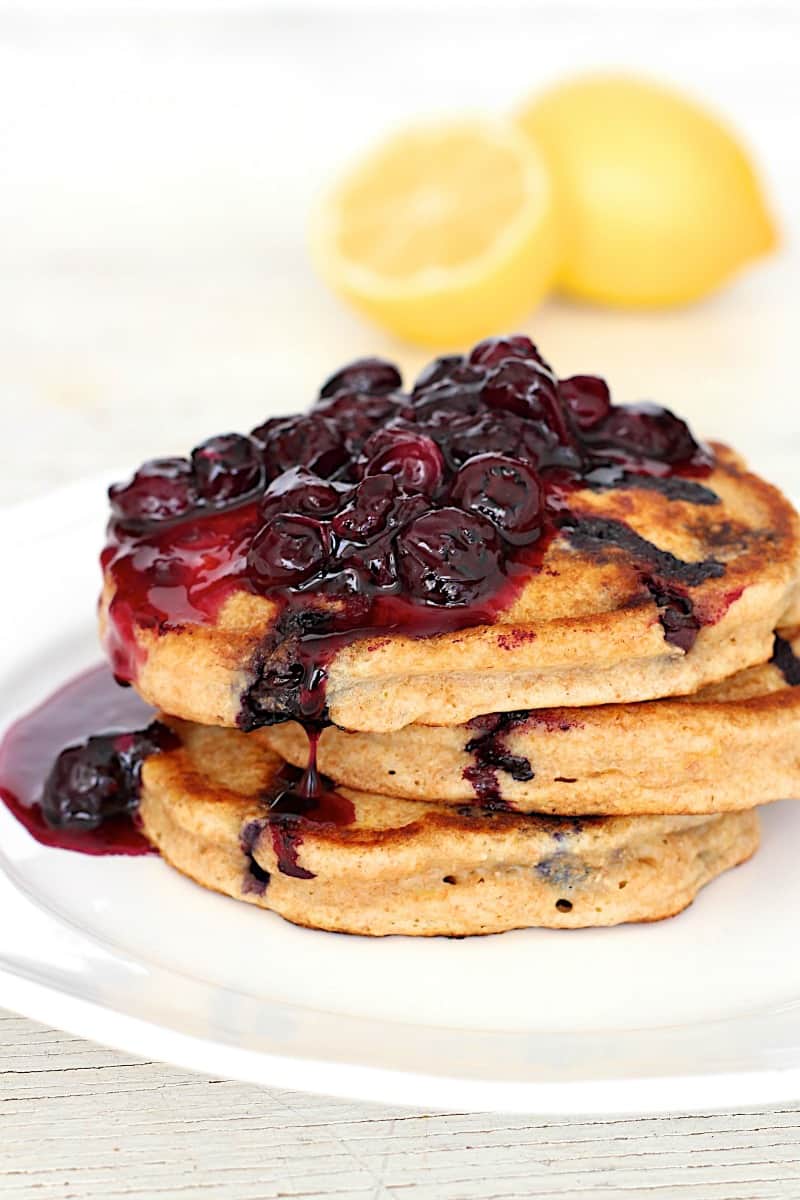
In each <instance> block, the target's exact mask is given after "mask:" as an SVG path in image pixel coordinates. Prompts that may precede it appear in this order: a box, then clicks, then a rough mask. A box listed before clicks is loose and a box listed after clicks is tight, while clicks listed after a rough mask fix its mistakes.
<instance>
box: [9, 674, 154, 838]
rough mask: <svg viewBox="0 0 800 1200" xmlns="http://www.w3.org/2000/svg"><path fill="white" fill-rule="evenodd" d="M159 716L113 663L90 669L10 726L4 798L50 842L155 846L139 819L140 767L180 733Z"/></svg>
mask: <svg viewBox="0 0 800 1200" xmlns="http://www.w3.org/2000/svg"><path fill="white" fill-rule="evenodd" d="M153 715H154V714H153V710H152V709H151V708H150V707H149V706H148V705H146V704H145V703H144V701H142V700H140V699H139V697H138V696H137V695H136V694H135V693H134V692H133V690H132V689H130V688H124V689H123V688H120V687H118V686H117V684H116V683H115V682H114V679H113V677H112V675H111V672H110V671H109V669H108V666H106V665H105V664H104V665H103V666H100V667H95V668H93V669H92V670H90V671H86V672H84V673H83V674H82V675H79V676H77V678H75V679H73V680H71V681H70V682H69V683H68V684H66V685H65V686H64V687H62V688H60V689H59V690H58V691H57V692H55V693H54V694H53V695H52V696H49V697H48V699H47V700H45V701H44V703H43V704H41V705H39V707H38V708H35V709H34V710H33V711H32V712H30V713H28V714H27V716H24V717H22V718H21V719H20V720H19V721H17V722H16V724H14V725H12V726H11V728H10V729H9V730H8V732H7V733H6V735H5V737H4V738H3V741H2V743H0V798H2V800H3V802H4V803H5V805H6V807H7V808H8V809H9V810H10V811H11V812H12V813H13V814H14V816H15V817H16V818H17V820H18V821H20V823H21V824H23V825H24V826H25V828H26V829H27V830H28V832H29V833H30V834H31V835H32V837H34V838H35V839H36V840H37V841H38V842H41V843H42V844H43V845H45V846H56V847H60V848H61V849H64V850H78V851H81V852H82V853H84V854H94V855H98V854H127V855H133V854H149V853H154V851H153V850H152V847H151V846H150V843H149V842H148V841H147V839H146V838H145V836H144V834H143V833H141V832H140V831H139V829H138V828H137V827H136V823H135V810H136V805H137V802H138V783H139V774H140V771H141V764H142V761H143V759H144V757H145V756H146V755H147V754H150V753H155V752H157V751H158V750H160V749H166V748H168V747H169V746H170V745H172V744H174V735H173V734H172V733H171V731H169V730H168V729H167V728H166V727H165V726H163V725H160V724H159V723H158V722H155V721H153ZM98 729H100V730H104V731H105V733H104V734H103V735H101V736H97V733H96V731H97V730H98ZM131 730H138V731H139V732H131ZM90 735H92V736H90Z"/></svg>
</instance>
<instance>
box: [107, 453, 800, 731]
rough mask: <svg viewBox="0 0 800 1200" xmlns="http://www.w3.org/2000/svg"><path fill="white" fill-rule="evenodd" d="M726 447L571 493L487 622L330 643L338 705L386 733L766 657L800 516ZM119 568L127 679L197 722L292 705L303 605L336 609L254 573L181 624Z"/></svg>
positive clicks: (272, 712) (653, 693) (787, 613)
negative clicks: (130, 664) (682, 471)
mask: <svg viewBox="0 0 800 1200" xmlns="http://www.w3.org/2000/svg"><path fill="white" fill-rule="evenodd" d="M714 449H715V451H716V456H717V459H716V465H715V467H714V469H713V470H712V471H711V472H710V474H708V476H707V477H705V478H703V479H702V484H697V485H694V488H695V491H694V493H693V492H692V487H691V486H690V487H689V488H688V489H684V490H683V492H681V490H680V489H678V490H677V491H675V490H671V489H670V487H669V486H666V485H665V486H664V490H663V491H662V490H657V488H656V486H654V484H653V480H652V479H645V480H638V481H637V479H635V478H633V479H631V478H629V479H628V480H627V481H626V484H625V486H624V487H616V488H612V489H608V490H596V491H595V490H590V489H581V490H576V491H574V492H573V493H572V494H571V495H570V497H569V509H570V513H571V516H570V518H569V524H568V526H567V527H566V528H565V529H562V530H561V531H560V532H559V533H557V534H556V536H555V537H554V538H553V540H552V541H551V542H550V543H549V545H548V546H547V549H546V551H545V553H544V556H543V559H542V561H541V564H540V566H538V567H536V568H532V569H531V570H530V571H529V573H528V574H527V575H526V576H525V578H524V579H523V580H522V581H521V582H520V583H519V584H518V586H517V587H516V589H515V590H516V594H512V595H510V596H509V597H508V603H507V604H506V605H505V606H503V607H500V608H499V609H497V611H493V612H484V613H483V614H482V617H483V619H482V620H481V621H480V623H476V624H473V625H471V627H469V628H462V629H457V628H456V629H454V630H453V631H451V632H440V633H437V634H435V635H434V636H409V635H408V634H407V633H399V632H396V631H392V630H387V631H385V632H384V631H383V630H380V631H376V630H371V631H365V634H364V636H359V637H355V638H352V639H339V641H338V642H333V643H332V644H331V645H330V646H329V647H327V654H326V662H325V670H326V672H327V694H326V701H327V714H328V715H329V717H330V719H331V720H332V721H333V722H334V723H335V724H336V725H339V726H341V727H343V728H346V729H351V730H356V731H365V732H387V731H390V730H395V729H400V728H402V727H404V726H406V725H408V724H411V723H414V722H417V723H423V724H428V725H457V724H461V723H463V722H465V721H468V720H470V719H472V718H473V717H475V716H479V715H481V714H484V713H489V712H508V711H513V710H517V709H536V708H545V707H546V708H549V707H574V706H587V705H597V704H607V703H610V702H631V701H638V700H649V699H656V698H659V697H664V696H672V695H686V694H690V693H692V692H694V691H696V690H697V689H699V688H701V687H703V686H706V685H708V684H711V683H714V682H716V681H718V680H721V679H723V678H725V677H726V676H728V675H731V674H733V673H734V672H736V671H740V670H743V669H746V668H748V667H751V666H753V665H756V664H759V663H763V662H765V661H767V660H768V659H769V657H770V654H771V652H772V646H773V631H774V630H775V629H781V628H786V627H793V626H796V625H797V624H798V623H800V594H799V591H798V566H799V565H800V539H799V538H798V518H797V515H796V513H795V512H794V510H793V508H792V506H791V505H790V504H789V502H788V501H787V500H786V499H785V498H784V497H783V496H782V495H781V493H780V492H779V491H778V490H777V489H776V488H774V487H772V486H770V485H769V484H767V483H765V482H764V481H763V480H761V479H759V478H758V477H757V476H755V475H753V474H751V473H749V472H748V471H747V469H746V468H745V466H744V464H743V463H742V461H741V460H740V459H739V458H738V457H737V456H736V455H735V454H734V453H733V452H731V451H730V450H727V449H725V448H724V447H722V446H716V447H714ZM667 484H669V481H667ZM687 497H689V498H687ZM609 523H612V524H609ZM631 531H632V532H633V534H635V535H638V539H637V538H636V537H633V538H632V537H630V536H629V534H630V532H631ZM142 547H144V549H145V551H146V550H147V537H146V536H142V537H140V538H139V539H138V545H137V552H139V551H141V549H142ZM692 564H694V565H695V566H693V565H692ZM710 565H713V566H711V567H710ZM160 568H161V569H163V561H162V562H161V564H160ZM148 569H150V568H148ZM152 569H153V570H155V569H156V567H155V566H154V567H153V568H152ZM120 578H121V576H120V575H119V573H118V572H115V570H114V563H113V559H110V558H107V560H106V572H105V581H104V590H103V596H102V600H101V606H100V625H101V631H102V633H103V636H104V639H105V640H106V644H107V645H110V647H111V649H112V651H113V646H114V643H115V641H118V639H119V637H120V629H121V626H122V624H125V630H124V632H125V635H126V636H127V637H128V639H129V641H130V642H131V644H132V645H133V647H134V657H135V660H136V671H135V678H134V680H133V682H134V684H135V686H136V687H137V690H138V691H139V692H140V694H141V695H142V696H143V697H144V698H145V699H146V700H147V701H149V702H150V703H151V704H154V705H156V706H157V707H159V708H161V709H162V710H164V711H165V712H168V713H171V714H174V715H176V716H178V717H182V718H184V719H187V720H192V721H196V722H199V723H201V724H211V725H228V726H233V725H237V724H238V725H240V726H241V727H243V728H254V727H256V726H258V725H263V724H270V723H273V722H275V721H280V720H283V719H288V718H291V717H296V716H297V715H298V712H299V711H300V708H301V706H302V689H303V687H305V686H307V678H305V679H304V677H303V671H302V670H301V669H299V666H298V663H299V660H300V659H301V658H302V654H301V653H299V651H300V645H299V640H298V636H297V632H298V629H301V628H303V627H304V625H305V626H306V627H307V625H308V621H307V618H306V614H307V613H311V614H317V615H318V614H319V613H320V611H322V612H324V611H325V610H326V609H330V608H335V607H336V599H335V598H333V599H331V597H320V596H314V594H313V593H311V594H308V595H307V605H306V607H305V609H304V611H303V612H300V613H298V610H297V608H295V609H294V610H293V613H292V618H293V619H292V620H286V619H282V616H281V607H280V604H279V603H278V602H277V601H276V600H275V599H274V598H271V597H270V596H264V595H257V594H254V592H252V591H250V590H247V588H246V586H242V587H241V588H234V589H232V590H231V591H230V593H229V594H228V595H227V597H226V598H225V600H224V602H223V603H222V605H221V607H220V608H219V610H218V611H217V612H216V613H215V614H214V616H213V619H209V618H208V616H207V615H203V616H201V615H200V614H198V619H182V620H181V622H180V623H178V624H175V623H172V622H170V621H169V620H168V619H167V614H166V613H165V614H164V619H163V620H156V621H154V620H153V618H152V613H151V614H150V615H149V616H148V618H147V619H146V620H144V619H140V614H139V613H137V608H136V604H135V603H133V602H132V598H131V596H129V595H126V593H125V589H124V587H121V586H120ZM153 594H154V593H153V592H152V591H151V593H150V597H151V600H152V596H153ZM304 603H305V601H304ZM687 612H689V613H690V614H692V616H691V619H692V620H694V619H696V624H697V625H699V629H698V630H697V632H696V637H695V638H694V640H693V641H692V640H691V639H687V638H684V637H683V635H682V633H681V632H680V623H681V620H682V618H683V617H685V616H686V613H687ZM110 614H111V616H110ZM285 615H286V614H285V612H284V614H283V617H284V618H285ZM676 626H677V627H678V632H677V634H676V633H675V628H676ZM671 631H672V633H671ZM681 643H683V644H681ZM300 665H301V666H303V665H305V666H307V661H306V660H304V662H303V663H301V664H300Z"/></svg>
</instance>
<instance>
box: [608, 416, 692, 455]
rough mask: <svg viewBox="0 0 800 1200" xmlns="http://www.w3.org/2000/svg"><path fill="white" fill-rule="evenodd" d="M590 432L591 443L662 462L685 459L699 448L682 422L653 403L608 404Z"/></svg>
mask: <svg viewBox="0 0 800 1200" xmlns="http://www.w3.org/2000/svg"><path fill="white" fill-rule="evenodd" d="M590 436H591V444H592V445H598V446H603V447H606V446H607V447H610V448H612V449H620V450H624V451H627V452H628V453H630V454H632V455H636V456H638V457H640V458H654V459H657V460H658V461H659V462H666V463H681V462H687V461H688V460H689V459H690V458H692V456H693V455H694V454H695V453H696V452H697V451H698V450H699V446H698V444H697V442H696V441H695V440H694V438H693V437H692V435H691V433H690V432H689V427H688V425H687V424H686V422H685V421H682V420H681V419H680V417H676V416H675V414H674V413H671V412H670V411H669V409H667V408H661V407H660V406H659V405H657V404H627V405H624V406H621V407H619V408H612V410H611V412H610V413H609V414H608V416H607V417H606V418H605V420H603V421H602V422H601V423H600V424H599V425H597V426H595V427H594V428H593V429H592V431H591V435H590Z"/></svg>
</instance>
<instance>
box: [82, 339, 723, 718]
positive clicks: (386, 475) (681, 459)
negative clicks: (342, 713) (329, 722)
mask: <svg viewBox="0 0 800 1200" xmlns="http://www.w3.org/2000/svg"><path fill="white" fill-rule="evenodd" d="M401 386H402V385H401V379H400V375H399V372H398V371H397V369H396V368H395V367H394V366H393V365H392V364H390V363H385V362H382V361H380V360H376V359H366V360H361V361H359V362H356V363H352V364H350V365H349V366H347V367H344V368H343V369H342V370H340V371H339V372H337V373H336V374H335V375H334V376H332V377H331V378H330V379H329V380H328V381H327V382H326V383H325V384H324V385H323V387H322V389H321V391H320V395H319V398H318V400H317V401H316V403H315V404H314V406H313V407H312V408H311V410H310V411H309V412H308V413H306V414H304V415H302V416H299V417H289V418H274V419H271V420H269V421H266V422H265V423H264V424H263V425H261V426H259V427H257V428H256V429H254V430H253V431H252V434H251V435H250V437H249V438H245V437H243V436H242V435H233V434H228V435H224V436H222V437H219V438H214V439H211V440H210V441H209V442H206V443H204V444H203V445H202V446H200V447H198V448H197V449H196V450H195V451H193V453H192V456H191V459H189V458H187V459H163V460H156V461H155V462H153V463H149V464H145V466H144V467H142V468H141V469H140V470H139V471H138V472H137V473H136V475H135V476H134V477H133V479H132V480H131V481H129V482H128V483H126V484H120V485H117V486H115V487H114V488H112V489H111V493H110V496H111V504H112V520H111V523H110V526H109V544H108V547H107V549H106V551H105V554H104V557H103V565H104V567H105V569H106V571H107V574H108V576H109V577H110V580H111V583H112V585H113V587H114V588H115V596H114V599H113V600H112V602H111V607H110V613H109V617H110V621H109V625H110V628H109V632H108V649H109V653H110V655H111V658H112V661H113V663H114V668H115V670H116V671H117V673H118V674H119V675H120V676H121V677H122V678H125V679H128V680H131V679H135V677H136V672H137V669H138V666H139V665H140V662H141V655H142V653H143V651H142V649H141V648H140V647H139V646H138V645H137V641H136V636H135V633H136V629H137V628H145V629H150V630H153V631H155V632H156V633H159V632H166V631H170V630H176V629H180V628H181V627H183V626H185V625H187V624H194V623H200V624H202V623H213V622H214V621H215V620H216V619H217V618H218V616H219V613H220V610H221V609H222V606H223V605H224V604H225V602H226V601H227V600H228V599H229V598H230V597H231V596H232V595H233V594H234V593H236V592H237V591H246V592H249V593H251V594H255V595H257V596H263V597H265V598H267V599H269V600H270V601H272V602H273V603H274V605H275V609H276V612H275V615H274V619H272V620H267V618H266V617H265V625H266V624H268V625H269V632H268V633H267V634H266V635H265V637H264V639H263V641H262V644H261V646H260V647H259V649H258V651H257V652H256V653H255V655H254V658H253V661H252V662H251V664H250V668H251V670H250V674H251V680H252V682H251V684H250V686H249V687H248V688H247V689H246V690H245V692H244V694H243V696H242V701H241V712H240V720H239V723H240V725H241V726H242V728H245V729H252V728H256V727H258V726H259V725H264V724H269V723H271V722H274V721H281V720H286V719H289V718H294V719H299V720H300V721H312V722H319V721H324V720H325V719H326V704H325V681H326V668H327V665H328V663H329V661H330V659H331V657H332V656H333V654H334V653H335V652H336V650H337V649H338V648H339V647H340V646H342V645H343V644H346V643H347V642H349V641H352V640H353V639H354V638H362V637H379V636H380V635H381V634H386V633H393V632H397V631H400V632H403V633H405V634H408V635H411V636H419V637H425V636H430V635H435V634H440V633H446V632H452V631H455V630H458V629H462V628H465V627H468V626H475V625H480V624H484V623H487V622H491V621H493V620H494V618H495V617H496V615H497V613H498V611H500V610H502V609H504V608H506V607H508V606H509V605H510V604H511V603H512V602H513V601H514V599H515V597H516V596H517V595H518V594H519V592H520V591H521V589H522V588H523V587H524V584H525V581H526V579H527V578H529V577H530V574H531V572H532V571H535V570H537V569H538V568H539V566H540V564H541V561H542V558H543V556H544V553H545V551H546V548H547V546H548V544H549V542H550V540H552V538H553V537H554V536H555V535H556V533H557V532H558V531H559V529H561V528H562V527H564V526H565V524H568V502H569V495H570V493H571V492H573V491H575V490H577V489H578V488H582V487H589V488H596V489H603V488H607V487H625V486H635V485H636V482H637V480H640V479H641V480H646V481H647V485H648V486H654V487H657V488H659V490H662V491H663V492H664V494H665V495H666V496H667V497H668V498H669V497H670V494H671V486H672V490H674V498H675V499H676V500H677V499H681V500H690V501H691V502H694V503H698V504H709V503H714V501H715V499H716V498H715V496H714V494H713V492H710V491H709V489H707V488H704V487H703V486H702V485H701V484H698V483H697V482H696V479H697V477H702V476H703V475H705V474H707V473H708V472H709V470H710V468H711V466H712V458H711V455H710V453H709V452H708V451H707V450H706V449H705V448H704V447H702V446H701V445H699V444H698V443H697V441H695V439H694V438H693V437H692V435H691V433H690V431H689V429H688V428H687V426H686V425H685V423H684V422H683V421H681V420H680V419H679V418H678V417H675V416H674V415H673V414H672V413H670V412H668V411H667V410H665V409H661V408H656V407H655V406H653V405H631V406H625V407H619V406H614V405H613V404H612V403H611V398H610V395H609V391H608V388H607V386H606V384H605V383H604V382H603V381H602V380H600V379H598V378H596V377H594V376H574V377H572V378H570V379H567V380H561V381H559V380H558V379H557V378H556V376H555V374H554V373H553V371H552V370H551V368H550V367H549V366H548V365H547V363H546V362H545V361H544V359H543V358H542V357H541V355H540V354H539V352H538V350H537V349H536V347H535V346H534V345H533V343H532V342H531V341H530V339H528V338H527V337H524V336H514V337H508V338H492V339H488V340H487V341H484V342H481V343H480V344H479V345H477V346H476V347H475V348H474V349H473V350H472V352H471V353H470V354H468V355H451V356H449V357H446V358H441V359H437V360H435V361H434V362H433V363H431V364H430V365H429V366H428V367H427V368H426V369H425V370H424V371H423V372H422V374H421V375H420V377H419V378H418V379H417V381H416V383H415V384H414V386H413V388H412V389H411V391H410V392H403V391H402V390H401ZM673 479H674V480H678V479H680V480H681V483H680V485H678V484H677V483H676V484H674V485H670V483H669V481H670V480H673ZM620 524H621V523H620ZM621 528H622V530H623V531H624V530H625V529H626V527H625V526H624V525H622V526H621ZM627 540H629V539H625V537H624V536H623V538H622V539H621V541H620V545H621V546H623V548H625V546H626V544H627ZM639 542H640V543H641V542H642V539H639ZM606 544H608V539H606ZM653 550H654V551H655V548H653ZM649 557H652V555H650V556H649ZM644 559H645V560H647V559H648V554H647V553H645V554H644ZM681 566H684V564H681ZM717 568H719V570H722V569H723V568H721V567H720V566H719V564H714V566H713V569H714V570H716V569H717ZM684 574H685V572H684ZM706 577H709V576H706ZM657 584H658V586H657V587H655V588H654V587H650V586H649V585H648V582H647V580H646V579H645V578H644V572H643V582H642V589H643V597H644V598H648V597H649V598H652V599H653V600H655V602H656V604H657V605H658V606H659V607H660V608H661V609H663V611H664V613H665V618H664V620H663V621H662V624H663V626H664V631H665V637H667V638H668V640H671V641H673V642H674V643H675V644H677V645H680V646H681V648H682V649H684V650H687V649H688V648H689V647H690V645H691V641H692V634H693V633H695V634H696V630H697V628H699V626H700V624H701V623H702V622H703V620H704V617H703V615H702V614H696V613H695V612H694V609H693V606H692V602H691V597H690V595H689V591H688V589H689V588H690V587H691V586H693V585H692V584H691V583H690V584H686V585H684V583H682V582H681V581H675V580H671V579H669V578H661V576H659V578H658V580H657ZM675 588H679V589H680V591H679V593H676V592H675Z"/></svg>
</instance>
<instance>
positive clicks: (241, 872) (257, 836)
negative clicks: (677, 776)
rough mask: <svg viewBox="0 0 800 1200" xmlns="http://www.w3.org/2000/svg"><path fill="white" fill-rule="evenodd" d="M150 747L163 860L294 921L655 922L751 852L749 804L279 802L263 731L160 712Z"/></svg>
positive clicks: (417, 932) (149, 789)
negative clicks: (665, 807) (555, 806)
mask: <svg viewBox="0 0 800 1200" xmlns="http://www.w3.org/2000/svg"><path fill="white" fill-rule="evenodd" d="M170 723H171V725H172V728H173V729H174V730H175V731H176V732H177V733H178V735H179V737H180V739H181V745H180V747H179V748H178V749H174V750H169V751H165V752H163V753H161V754H159V755H155V756H153V757H151V758H148V759H147V760H146V762H145V764H144V767H143V772H142V791H141V801H140V816H141V821H142V826H143V829H144V832H145V833H146V835H147V837H148V838H149V839H150V840H151V841H152V842H153V844H154V845H155V846H156V847H157V848H158V849H159V851H160V852H161V854H162V855H163V856H164V858H165V859H166V860H167V861H168V862H169V863H171V864H172V866H174V867H176V868H177V869H178V870H179V871H181V872H183V873H184V874H186V875H188V876H190V877H191V878H192V879H194V880H195V881H196V882H198V883H200V884H202V885H203V886H204V887H208V888H212V889H214V890H216V891H219V892H223V893H224V894H226V895H228V896H232V897H234V898H236V899H239V900H244V901H246V902H247V903H250V904H255V905H258V906H260V907H262V908H267V909H271V910H272V911H274V912H276V913H279V914H280V915H281V916H282V917H284V918H286V919H287V920H289V921H292V922H294V923H296V924H299V925H306V926H310V927H313V928H318V929H327V930H334V931H339V932H346V933H359V934H370V935H374V936H382V935H386V934H408V935H413V936H428V935H434V934H446V935H452V936H464V935H467V934H479V933H480V934H485V933H497V932H500V931H503V930H508V929H516V928H523V927H528V926H545V927H552V928H580V927H585V926H593V925H594V926H597V925H615V924H619V923H621V922H626V921H654V920H659V919H661V918H662V917H667V916H672V915H673V914H675V913H677V912H679V911H680V910H681V909H683V908H685V907H686V906H687V905H688V904H689V903H691V901H692V900H693V898H694V897H695V895H696V894H697V892H698V891H699V889H700V888H701V887H703V886H704V885H705V884H706V883H708V882H709V881H710V880H711V879H713V878H714V877H715V876H717V875H719V874H720V873H721V872H722V871H724V870H726V869H727V868H729V867H732V866H734V865H735V864H737V863H739V862H742V861H744V860H745V859H746V858H748V857H749V856H750V855H751V854H752V853H754V851H755V850H756V848H757V845H758V821H757V816H756V814H755V813H753V812H745V813H732V814H723V815H716V816H711V817H626V818H602V817H595V818H586V819H578V818H573V819H557V818H552V817H550V818H548V817H536V816H512V815H509V814H507V813H496V814H487V813H484V812H480V811H477V810H474V809H471V808H465V809H463V810H457V809H452V808H446V807H443V806H441V805H428V804H420V803H411V802H408V801H403V800H397V799H392V798H389V797H385V796H377V795H366V794H361V793H358V792H354V791H351V790H348V789H341V790H340V791H339V792H338V793H337V794H336V796H335V797H333V798H331V797H330V796H329V797H328V798H327V799H326V800H324V801H323V805H324V806H325V807H324V809H323V807H320V809H319V810H317V815H318V816H324V818H325V820H324V821H322V820H313V819H310V817H309V815H306V816H305V817H291V816H288V815H287V814H285V813H284V814H282V815H281V817H280V818H278V819H276V818H275V815H274V812H273V822H272V823H271V821H270V817H269V811H270V810H269V808H268V805H267V803H266V801H265V796H267V795H269V794H270V789H271V788H273V789H274V786H275V780H276V777H278V776H279V773H280V772H281V770H282V767H283V764H282V762H281V760H280V759H279V758H278V757H277V756H276V755H273V754H271V753H270V752H269V751H265V750H264V748H263V744H262V742H261V739H260V738H259V737H253V736H251V735H245V734H243V733H240V732H238V731H232V730H225V729H214V728H204V727H201V726H197V725H190V724H186V723H181V722H175V721H171V722H170Z"/></svg>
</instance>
